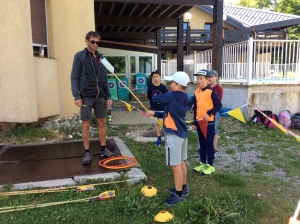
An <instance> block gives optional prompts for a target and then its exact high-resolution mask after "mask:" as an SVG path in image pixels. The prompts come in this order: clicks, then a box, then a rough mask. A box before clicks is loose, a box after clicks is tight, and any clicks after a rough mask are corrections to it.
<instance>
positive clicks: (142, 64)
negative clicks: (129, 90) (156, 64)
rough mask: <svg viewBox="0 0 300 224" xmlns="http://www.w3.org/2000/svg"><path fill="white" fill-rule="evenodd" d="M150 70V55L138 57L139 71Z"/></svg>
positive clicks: (147, 71)
mask: <svg viewBox="0 0 300 224" xmlns="http://www.w3.org/2000/svg"><path fill="white" fill-rule="evenodd" d="M151 71H152V57H139V72H140V73H151Z"/></svg>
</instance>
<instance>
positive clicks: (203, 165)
mask: <svg viewBox="0 0 300 224" xmlns="http://www.w3.org/2000/svg"><path fill="white" fill-rule="evenodd" d="M204 167H205V164H204V163H201V162H200V163H199V165H198V166H196V167H195V168H194V169H193V170H194V171H196V172H201V171H202V170H203V169H204Z"/></svg>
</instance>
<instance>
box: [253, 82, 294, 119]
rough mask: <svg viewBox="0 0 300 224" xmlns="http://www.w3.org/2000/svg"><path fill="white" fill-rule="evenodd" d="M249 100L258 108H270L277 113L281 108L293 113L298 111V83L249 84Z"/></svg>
mask: <svg viewBox="0 0 300 224" xmlns="http://www.w3.org/2000/svg"><path fill="white" fill-rule="evenodd" d="M249 100H250V103H251V104H252V105H256V106H257V107H258V108H259V109H261V110H271V111H272V112H273V113H275V114H277V115H278V114H279V113H280V112H281V111H283V110H289V111H290V112H291V113H292V114H294V113H297V112H298V111H300V85H299V84H296V85H291V84H289V85H253V86H252V85H251V86H250V87H249ZM250 112H251V111H249V112H248V114H251V113H250ZM253 113H254V112H253V111H252V114H253Z"/></svg>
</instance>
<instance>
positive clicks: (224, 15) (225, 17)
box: [222, 14, 227, 46]
mask: <svg viewBox="0 0 300 224" xmlns="http://www.w3.org/2000/svg"><path fill="white" fill-rule="evenodd" d="M226 19H227V15H226V14H223V35H222V36H223V46H224V45H225V22H224V21H225V20H226Z"/></svg>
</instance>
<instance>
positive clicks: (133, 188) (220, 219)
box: [0, 118, 300, 224]
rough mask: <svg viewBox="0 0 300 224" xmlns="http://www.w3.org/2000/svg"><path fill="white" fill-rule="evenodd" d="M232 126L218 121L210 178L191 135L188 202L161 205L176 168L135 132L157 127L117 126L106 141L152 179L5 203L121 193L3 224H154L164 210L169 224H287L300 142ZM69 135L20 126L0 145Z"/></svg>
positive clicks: (4, 219) (7, 216)
mask: <svg viewBox="0 0 300 224" xmlns="http://www.w3.org/2000/svg"><path fill="white" fill-rule="evenodd" d="M224 119H231V118H224ZM234 122H236V123H234ZM231 124H236V127H238V126H240V129H239V128H235V125H233V127H231V128H230V127H229V126H228V123H222V122H220V128H219V134H220V139H219V148H220V152H219V154H218V156H217V158H216V160H215V167H216V172H215V173H213V174H212V175H207V176H204V175H201V174H199V173H195V172H193V171H192V168H193V167H194V166H195V165H197V163H198V162H199V157H198V154H197V151H198V146H197V145H198V143H197V135H196V133H195V132H192V131H190V132H189V149H188V160H187V167H188V180H187V186H188V188H189V191H190V195H189V196H188V197H187V200H186V201H185V202H184V203H181V204H178V205H176V206H173V207H168V206H165V205H163V204H162V201H163V200H165V199H166V198H167V197H169V196H170V193H169V192H168V189H169V188H171V187H173V184H174V181H173V174H172V171H171V168H170V167H167V166H166V165H165V155H164V147H162V146H161V147H155V146H154V144H153V142H145V143H143V142H137V141H135V140H134V135H135V134H133V135H131V134H130V133H138V132H142V131H149V130H152V131H153V130H154V126H153V125H143V126H142V125H119V126H114V127H109V133H108V136H118V137H120V138H121V139H122V140H123V141H124V142H125V144H126V145H127V147H128V148H129V149H130V150H131V152H132V153H133V155H134V156H135V157H136V158H137V159H138V161H139V164H140V166H141V167H140V168H141V169H142V170H143V171H144V172H145V173H146V175H147V178H148V179H147V180H142V181H140V182H139V183H135V184H129V183H117V184H108V185H101V186H97V187H96V188H95V190H94V191H91V192H82V193H77V192H74V191H73V190H69V191H67V192H57V193H42V194H29V195H19V196H4V197H0V207H6V206H19V205H30V204H41V203H49V202H57V201H68V200H76V199H80V198H88V197H93V196H97V195H98V194H100V193H101V192H103V191H107V190H115V191H116V197H114V198H112V199H110V200H105V201H92V202H80V203H69V204H64V205H56V206H50V207H45V208H35V209H28V210H23V211H16V212H10V213H3V214H0V223H9V224H11V223H18V224H20V223H112V224H115V223H124V224H146V223H155V221H154V219H153V218H154V216H155V215H156V214H157V213H159V212H160V211H161V210H167V211H168V212H170V213H172V214H173V215H174V219H173V220H171V221H170V222H168V223H182V224H189V223H191V224H192V223H195V224H201V223H205V224H206V223H207V224H208V223H210V224H213V223H216V224H217V223H228V224H233V223H240V224H246V223H255V224H257V223H259V224H264V223H266V224H269V223H273V224H281V223H287V222H288V217H289V216H292V215H293V214H294V211H295V209H296V206H297V203H298V200H299V199H300V193H299V189H300V181H299V174H300V172H299V170H300V142H297V141H296V140H295V138H293V137H291V136H287V135H285V134H284V133H282V132H280V131H279V130H277V129H273V130H267V129H265V128H264V127H261V126H258V125H255V124H251V123H247V126H246V133H245V138H244V132H243V126H241V124H240V123H239V122H238V121H235V120H234V119H233V120H232V122H231ZM71 128H72V127H71ZM74 129H76V127H74ZM76 130H77V129H76ZM241 130H242V131H241ZM64 131H65V132H64ZM77 131H78V130H77ZM41 132H42V134H41ZM63 132H64V133H63ZM71 132H72V130H70V128H69V129H68V130H67V131H66V130H64V129H62V128H60V129H59V131H58V132H55V130H49V131H46V132H45V131H41V130H40V129H38V128H34V127H32V126H30V127H27V128H22V129H21V128H20V127H17V129H15V130H14V132H13V135H12V136H8V137H5V136H3V135H0V143H1V142H2V143H27V142H32V141H38V139H40V138H41V137H45V138H47V140H51V139H56V138H57V136H58V135H64V134H66V135H68V134H69V133H71ZM298 134H299V133H298ZM78 138H80V137H79V136H78ZM241 150H242V154H241ZM240 159H241V163H240ZM145 185H152V186H154V187H156V188H157V189H158V194H157V195H156V196H155V197H153V198H147V197H144V196H142V194H141V189H142V187H143V186H145ZM10 188H11V185H10V184H7V185H5V186H4V188H3V189H2V190H3V191H9V190H10ZM0 212H1V208H0Z"/></svg>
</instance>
